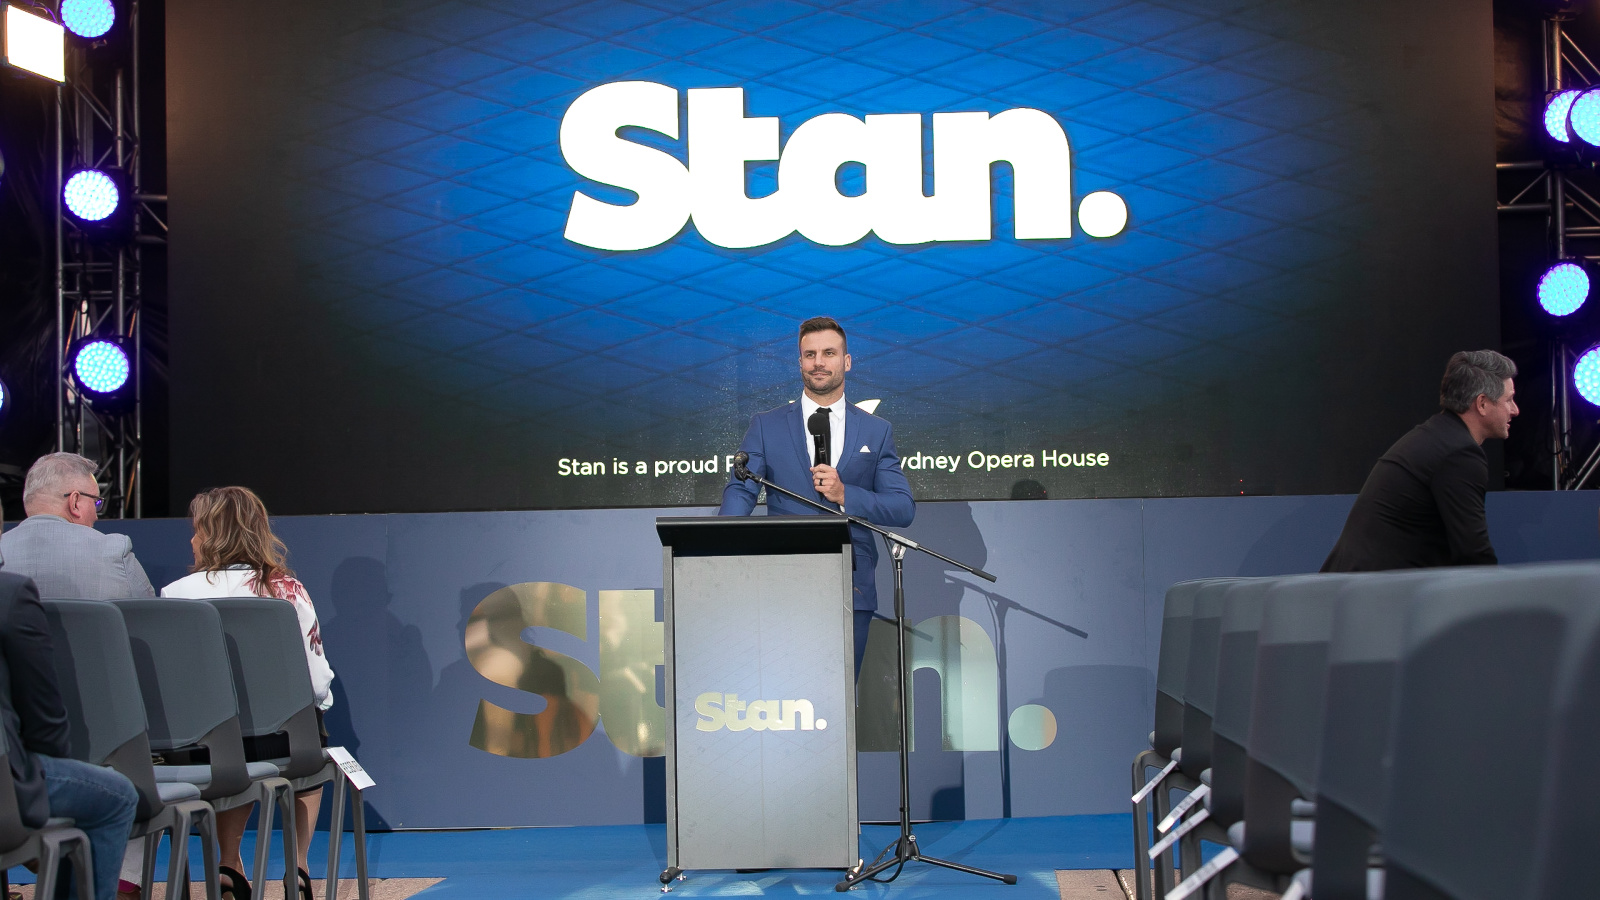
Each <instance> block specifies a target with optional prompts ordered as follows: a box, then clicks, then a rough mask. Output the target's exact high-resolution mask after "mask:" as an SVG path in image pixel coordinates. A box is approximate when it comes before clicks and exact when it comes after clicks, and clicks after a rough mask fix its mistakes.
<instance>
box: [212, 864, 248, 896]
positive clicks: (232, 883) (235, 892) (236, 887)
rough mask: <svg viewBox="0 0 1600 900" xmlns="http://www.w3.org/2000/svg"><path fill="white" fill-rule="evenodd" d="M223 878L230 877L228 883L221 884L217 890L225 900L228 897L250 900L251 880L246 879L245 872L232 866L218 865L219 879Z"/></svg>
mask: <svg viewBox="0 0 1600 900" xmlns="http://www.w3.org/2000/svg"><path fill="white" fill-rule="evenodd" d="M223 878H226V879H228V883H227V884H225V885H221V886H220V887H219V888H218V890H217V892H218V893H219V894H221V895H222V896H223V897H224V898H225V900H226V898H228V897H232V898H233V900H250V882H248V881H245V880H244V873H243V872H240V871H239V870H238V869H235V868H233V867H232V866H217V880H218V881H219V882H220V881H221V880H222V879H223Z"/></svg>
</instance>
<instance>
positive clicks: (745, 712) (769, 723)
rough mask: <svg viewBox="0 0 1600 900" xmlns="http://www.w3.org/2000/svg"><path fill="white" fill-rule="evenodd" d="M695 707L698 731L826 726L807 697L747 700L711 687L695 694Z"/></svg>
mask: <svg viewBox="0 0 1600 900" xmlns="http://www.w3.org/2000/svg"><path fill="white" fill-rule="evenodd" d="M694 711H695V712H696V713H698V714H699V715H700V721H698V722H696V723H694V727H695V728H696V730H699V731H721V730H722V729H724V728H726V729H728V730H729V731H796V730H798V731H812V730H816V731H821V730H823V729H826V728H827V727H828V720H827V719H818V718H816V710H815V709H813V708H812V707H811V701H810V700H751V701H750V702H748V703H746V702H745V701H743V700H740V699H739V695H738V694H719V693H717V692H715V691H712V692H711V693H708V694H701V695H700V696H698V697H696V698H694Z"/></svg>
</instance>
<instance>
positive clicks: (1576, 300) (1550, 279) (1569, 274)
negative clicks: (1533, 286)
mask: <svg viewBox="0 0 1600 900" xmlns="http://www.w3.org/2000/svg"><path fill="white" fill-rule="evenodd" d="M1588 299H1589V273H1588V271H1586V270H1585V269H1584V267H1583V266H1582V265H1581V264H1579V263H1576V262H1572V261H1570V260H1566V261H1562V262H1558V263H1556V264H1555V265H1553V266H1551V267H1550V268H1549V269H1547V270H1545V273H1544V275H1543V276H1541V277H1540V278H1539V305H1540V306H1542V307H1544V311H1545V312H1547V313H1549V314H1550V315H1552V316H1570V315H1572V314H1573V313H1575V312H1577V311H1578V308H1579V307H1581V306H1583V303H1584V301H1585V300H1588Z"/></svg>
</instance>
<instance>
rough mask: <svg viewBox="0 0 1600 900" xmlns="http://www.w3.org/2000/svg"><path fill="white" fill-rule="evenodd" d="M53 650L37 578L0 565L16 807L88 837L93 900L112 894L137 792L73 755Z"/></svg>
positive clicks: (1, 700) (5, 709)
mask: <svg viewBox="0 0 1600 900" xmlns="http://www.w3.org/2000/svg"><path fill="white" fill-rule="evenodd" d="M3 564H4V563H3V561H0V566H3ZM52 655H53V650H52V646H51V641H50V625H49V623H48V622H47V621H46V620H45V617H44V607H43V606H42V605H40V603H39V592H38V591H37V590H36V589H35V588H34V586H33V582H32V581H31V580H29V579H27V578H24V577H22V576H21V575H13V574H10V573H8V572H6V571H5V570H4V569H3V568H0V727H3V728H4V729H5V736H6V748H7V750H8V756H9V759H10V763H11V778H12V781H13V782H14V783H15V785H16V795H17V807H18V811H19V812H20V814H21V816H22V822H23V824H25V825H28V826H29V827H32V828H38V827H39V826H41V825H43V824H44V823H45V820H46V819H48V818H49V817H51V816H59V817H64V818H69V819H72V820H73V824H74V825H76V826H77V827H78V828H79V829H81V830H82V831H83V832H84V834H87V835H88V836H89V848H90V852H91V854H92V856H93V865H94V873H93V874H94V896H95V900H112V898H114V897H116V896H117V873H118V870H119V869H121V868H122V851H123V848H124V847H126V846H127V844H128V831H129V828H130V827H131V826H132V825H133V816H134V808H135V807H136V806H137V805H138V802H139V796H138V794H137V793H136V792H135V791H134V787H133V782H131V781H129V780H128V779H127V778H125V777H123V776H122V774H121V773H119V772H116V771H113V770H111V769H106V768H101V767H100V766H92V765H90V764H88V763H86V762H80V761H78V760H75V759H70V758H69V756H70V754H71V751H70V750H69V749H68V746H67V710H66V707H65V706H64V705H63V704H62V702H61V689H60V688H59V687H58V686H57V685H56V670H55V666H54V664H53V663H52V661H51V657H52ZM73 877H74V878H77V877H82V876H81V873H76V872H75V873H73ZM63 881H64V882H65V881H67V879H64V880H63ZM63 887H65V884H63ZM63 896H66V895H65V894H64V895H63Z"/></svg>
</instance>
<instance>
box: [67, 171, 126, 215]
mask: <svg viewBox="0 0 1600 900" xmlns="http://www.w3.org/2000/svg"><path fill="white" fill-rule="evenodd" d="M61 200H62V202H64V203H66V204H67V211H68V212H70V213H72V214H73V215H74V216H76V217H78V218H79V219H81V220H83V221H85V222H103V221H105V220H106V219H108V218H110V216H111V214H112V213H114V212H116V211H117V204H118V203H120V202H121V201H122V192H121V191H120V190H118V189H117V183H116V181H115V180H114V179H113V178H112V177H111V176H110V175H109V174H107V173H105V172H102V171H100V170H99V169H82V170H80V171H78V172H74V173H73V175H72V177H71V178H68V179H67V184H66V186H65V187H63V188H62V189H61Z"/></svg>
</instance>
